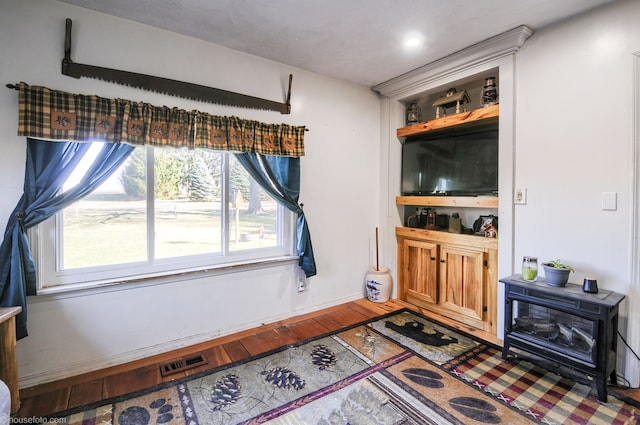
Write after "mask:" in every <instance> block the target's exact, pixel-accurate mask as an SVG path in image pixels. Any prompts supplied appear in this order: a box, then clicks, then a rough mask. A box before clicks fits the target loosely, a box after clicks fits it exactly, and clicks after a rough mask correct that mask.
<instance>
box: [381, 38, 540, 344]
mask: <svg viewBox="0 0 640 425" xmlns="http://www.w3.org/2000/svg"><path fill="white" fill-rule="evenodd" d="M532 33H533V32H532V31H531V29H529V28H527V27H526V26H520V27H518V28H514V29H512V30H510V31H506V32H504V33H501V34H498V35H496V36H495V37H492V38H490V39H487V40H485V41H483V42H480V43H477V44H474V45H473V46H470V47H468V48H466V49H463V50H460V51H458V52H456V53H454V54H452V55H450V56H447V57H445V58H443V59H441V60H439V61H436V62H433V63H430V64H427V65H425V66H423V67H421V68H418V69H416V70H414V71H412V72H409V73H407V74H403V75H401V76H399V77H397V78H394V79H393V80H389V81H387V82H384V83H381V84H379V85H377V86H375V87H374V88H373V89H374V90H375V91H377V92H379V93H380V94H381V95H382V96H384V97H386V98H387V99H388V102H387V103H386V104H385V110H386V113H388V116H389V120H388V122H389V123H396V125H395V126H394V125H393V124H391V125H390V126H389V128H388V134H389V145H388V146H386V148H387V153H388V155H387V156H388V164H385V163H384V162H383V163H382V166H383V167H384V166H385V165H388V168H389V170H390V173H389V176H388V182H389V184H388V188H389V189H388V190H389V192H390V193H389V198H390V199H395V207H396V209H397V217H394V215H393V214H389V220H391V221H394V220H397V221H396V222H395V223H394V226H395V240H393V241H392V240H389V241H388V243H389V244H390V245H391V244H396V245H397V251H396V255H397V267H396V269H395V273H396V279H395V280H396V282H397V297H398V298H399V299H401V300H403V301H406V302H409V303H411V304H414V305H416V306H419V307H420V308H423V309H425V310H429V311H431V312H432V313H435V314H436V315H439V316H440V317H442V318H443V320H445V321H446V322H451V320H453V321H456V322H458V323H459V324H463V325H466V326H465V329H467V330H469V329H470V328H476V329H479V330H483V331H486V332H488V333H490V334H493V335H495V336H499V335H501V334H502V332H501V330H502V329H501V327H502V326H503V324H502V320H499V319H498V313H499V304H500V303H499V296H500V294H499V292H498V276H499V275H503V276H507V275H510V274H512V262H513V259H512V253H513V191H514V181H513V180H514V175H513V169H514V160H513V149H514V142H513V133H514V128H513V125H514V121H515V120H514V108H513V107H514V100H515V99H514V87H515V81H514V75H515V61H514V54H515V53H516V52H517V51H518V49H520V48H521V47H522V46H523V45H524V43H525V41H526V39H527V38H528V37H529V36H531V34H532ZM488 81H491V82H492V83H494V84H495V87H496V89H497V101H496V102H487V101H486V98H485V97H484V94H485V93H486V91H485V92H484V93H483V87H484V86H486V85H488V84H487V82H488ZM453 89H455V91H454V90H453ZM452 109H453V110H452ZM416 111H420V113H419V114H413V112H416ZM416 116H418V117H419V118H417V119H416V118H415V117H416ZM409 118H411V119H409ZM448 145H453V146H448ZM382 157H383V158H385V156H382ZM396 170H397V173H396ZM383 199H384V198H383ZM417 209H420V210H424V209H428V210H429V211H430V213H433V212H434V211H435V213H437V214H438V215H440V214H442V215H446V214H450V215H451V217H453V214H454V213H456V214H458V215H460V217H461V218H462V219H463V220H462V221H463V224H466V225H467V226H469V225H470V222H471V223H472V222H473V221H474V220H475V219H476V218H477V217H478V216H480V215H494V216H495V217H497V218H499V222H500V226H499V229H498V234H499V238H496V237H484V235H488V236H495V234H493V233H485V234H483V236H477V235H476V234H465V233H462V232H461V233H454V232H449V231H447V230H448V229H446V230H445V229H440V230H436V229H433V228H429V227H428V226H427V228H425V227H421V226H416V227H409V226H407V224H408V220H407V219H408V218H409V217H410V216H411V215H412V214H415V213H416V210H417ZM456 218H457V217H456ZM465 219H466V220H465ZM411 223H412V224H415V223H416V221H415V220H413V221H411ZM418 223H419V224H420V223H421V222H420V221H418ZM454 230H455V229H454ZM390 239H391V238H390ZM498 245H499V246H500V248H499V249H498Z"/></svg>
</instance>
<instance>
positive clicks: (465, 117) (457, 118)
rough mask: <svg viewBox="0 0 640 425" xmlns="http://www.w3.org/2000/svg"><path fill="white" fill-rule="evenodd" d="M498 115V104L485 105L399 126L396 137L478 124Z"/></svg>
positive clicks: (496, 119)
mask: <svg viewBox="0 0 640 425" xmlns="http://www.w3.org/2000/svg"><path fill="white" fill-rule="evenodd" d="M499 115H500V105H493V106H487V107H486V108H479V109H474V110H473V111H470V112H462V113H460V114H455V115H450V116H446V117H442V118H436V119H434V120H431V121H426V122H421V123H418V124H413V125H410V126H407V127H401V128H399V129H397V130H396V134H397V136H398V137H408V136H416V135H420V134H424V133H428V132H432V131H436V130H441V129H445V128H447V129H451V128H464V127H467V126H473V125H479V124H484V123H490V122H493V121H496V122H497V121H498V117H499Z"/></svg>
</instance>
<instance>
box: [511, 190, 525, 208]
mask: <svg viewBox="0 0 640 425" xmlns="http://www.w3.org/2000/svg"><path fill="white" fill-rule="evenodd" d="M513 203H514V204H518V205H525V204H526V203H527V189H526V188H521V189H516V193H515V196H514V199H513Z"/></svg>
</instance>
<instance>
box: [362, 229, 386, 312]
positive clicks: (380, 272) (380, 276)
mask: <svg viewBox="0 0 640 425" xmlns="http://www.w3.org/2000/svg"><path fill="white" fill-rule="evenodd" d="M364 287H365V291H366V293H367V298H368V299H369V301H373V302H376V303H384V302H387V301H389V298H390V297H391V291H392V289H393V280H392V279H391V274H390V273H389V269H388V268H386V267H380V261H379V255H378V228H377V227H376V266H375V267H369V270H368V271H367V273H366V274H365V276H364Z"/></svg>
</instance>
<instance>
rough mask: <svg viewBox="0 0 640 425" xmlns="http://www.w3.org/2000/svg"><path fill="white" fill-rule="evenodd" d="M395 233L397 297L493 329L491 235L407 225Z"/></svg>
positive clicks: (493, 252) (494, 284)
mask: <svg viewBox="0 0 640 425" xmlns="http://www.w3.org/2000/svg"><path fill="white" fill-rule="evenodd" d="M396 237H397V239H398V297H399V298H400V299H401V300H403V301H407V302H409V303H411V304H414V305H416V306H419V307H421V308H424V309H426V310H429V311H432V312H434V313H437V314H440V315H443V316H446V317H449V318H451V319H454V320H457V321H459V322H461V323H464V324H467V325H469V326H473V327H475V328H477V329H482V330H484V331H487V332H492V333H495V332H496V317H497V266H498V263H497V254H498V241H497V240H496V239H493V238H483V237H479V236H471V235H458V234H452V233H447V232H440V231H432V230H424V229H412V228H407V227H398V228H396Z"/></svg>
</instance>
